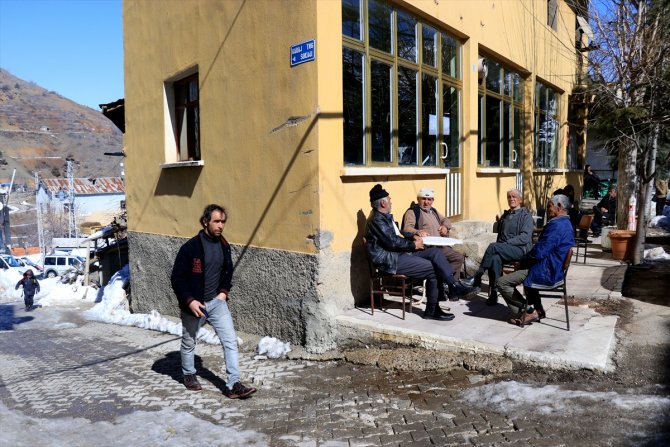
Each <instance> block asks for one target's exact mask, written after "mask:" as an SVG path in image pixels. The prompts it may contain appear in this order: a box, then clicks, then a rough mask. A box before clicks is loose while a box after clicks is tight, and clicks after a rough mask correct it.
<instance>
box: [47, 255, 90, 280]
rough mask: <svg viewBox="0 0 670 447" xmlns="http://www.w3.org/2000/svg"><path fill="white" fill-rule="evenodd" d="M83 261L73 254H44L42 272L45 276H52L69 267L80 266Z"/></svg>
mask: <svg viewBox="0 0 670 447" xmlns="http://www.w3.org/2000/svg"><path fill="white" fill-rule="evenodd" d="M84 261H85V259H84V258H82V257H80V256H74V255H46V256H45V257H44V270H43V273H42V274H43V275H44V277H45V278H54V277H56V276H60V275H62V274H63V273H65V272H67V271H68V270H70V269H73V268H80V267H82V265H83V263H84Z"/></svg>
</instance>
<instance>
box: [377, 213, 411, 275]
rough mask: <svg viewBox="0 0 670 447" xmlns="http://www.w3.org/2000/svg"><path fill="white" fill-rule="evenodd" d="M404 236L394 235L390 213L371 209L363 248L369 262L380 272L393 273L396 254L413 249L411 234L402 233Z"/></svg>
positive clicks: (395, 268)
mask: <svg viewBox="0 0 670 447" xmlns="http://www.w3.org/2000/svg"><path fill="white" fill-rule="evenodd" d="M404 236H405V238H403V237H400V236H398V235H396V233H395V229H394V228H393V216H392V215H391V214H384V213H380V212H379V211H377V210H372V213H371V214H370V216H369V217H368V220H367V222H366V224H365V238H366V239H367V244H366V247H365V249H366V250H367V252H368V257H369V258H370V262H372V263H373V264H374V265H375V267H377V268H378V269H379V270H381V271H382V272H385V273H390V274H392V275H394V274H395V272H396V270H397V268H398V255H399V254H400V253H403V252H412V251H414V241H413V240H412V235H411V234H407V233H404Z"/></svg>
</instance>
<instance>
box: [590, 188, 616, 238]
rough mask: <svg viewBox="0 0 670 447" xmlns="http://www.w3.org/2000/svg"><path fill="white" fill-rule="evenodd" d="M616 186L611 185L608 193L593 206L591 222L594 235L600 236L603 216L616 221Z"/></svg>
mask: <svg viewBox="0 0 670 447" xmlns="http://www.w3.org/2000/svg"><path fill="white" fill-rule="evenodd" d="M616 195H617V190H616V186H613V185H611V186H610V187H609V189H608V191H607V195H606V196H605V197H603V198H602V199H601V200H600V202H598V204H597V205H596V206H594V207H593V222H591V231H593V236H594V237H598V236H600V232H601V227H602V226H603V217H605V218H607V220H609V221H610V222H614V217H615V215H616Z"/></svg>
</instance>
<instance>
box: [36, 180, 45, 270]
mask: <svg viewBox="0 0 670 447" xmlns="http://www.w3.org/2000/svg"><path fill="white" fill-rule="evenodd" d="M39 191H40V174H39V172H38V171H37V170H35V208H36V210H37V241H38V244H39V246H40V253H42V265H44V255H45V254H46V250H47V248H46V246H45V243H44V224H43V223H42V204H41V203H39V202H38V200H37V194H38V193H39Z"/></svg>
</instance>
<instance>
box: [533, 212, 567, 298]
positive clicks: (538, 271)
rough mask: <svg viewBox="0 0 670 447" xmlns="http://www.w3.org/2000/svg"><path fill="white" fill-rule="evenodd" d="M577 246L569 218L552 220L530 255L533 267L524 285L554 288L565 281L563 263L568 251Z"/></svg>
mask: <svg viewBox="0 0 670 447" xmlns="http://www.w3.org/2000/svg"><path fill="white" fill-rule="evenodd" d="M574 245H575V233H574V230H573V229H572V224H571V223H570V218H569V217H568V216H559V217H554V218H553V219H551V220H550V221H549V222H548V223H547V225H545V226H544V228H543V229H542V234H540V238H539V239H538V240H537V243H536V244H535V246H534V247H533V249H532V250H531V251H530V253H528V261H530V264H532V265H531V267H530V270H529V272H528V276H527V277H526V279H525V280H524V282H523V284H524V285H525V286H528V287H533V285H543V286H553V285H555V284H557V283H558V282H559V281H560V280H562V279H563V261H565V256H566V255H567V254H568V250H570V248H572V247H573V246H574Z"/></svg>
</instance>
